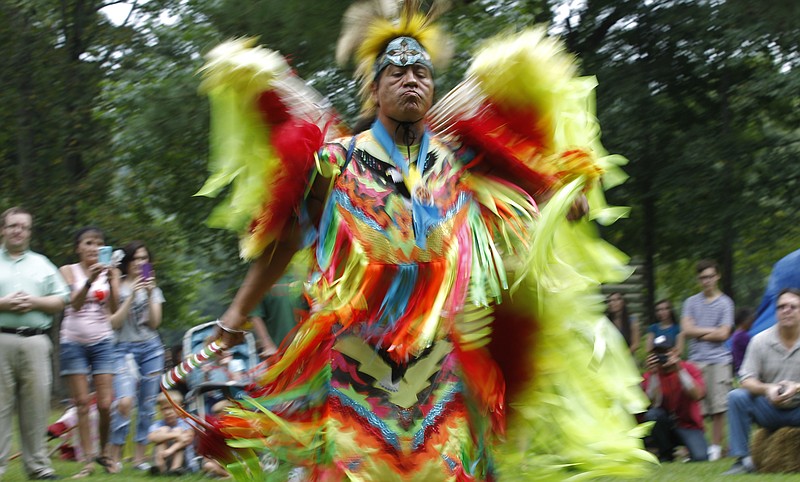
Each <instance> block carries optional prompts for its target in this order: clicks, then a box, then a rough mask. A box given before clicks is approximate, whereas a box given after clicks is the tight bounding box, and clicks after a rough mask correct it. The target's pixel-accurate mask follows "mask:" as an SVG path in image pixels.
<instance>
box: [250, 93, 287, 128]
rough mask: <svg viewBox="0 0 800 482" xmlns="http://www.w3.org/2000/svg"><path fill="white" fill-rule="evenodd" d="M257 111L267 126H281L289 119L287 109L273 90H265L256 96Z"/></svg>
mask: <svg viewBox="0 0 800 482" xmlns="http://www.w3.org/2000/svg"><path fill="white" fill-rule="evenodd" d="M258 111H259V112H261V117H262V119H263V120H264V122H265V123H267V124H268V125H277V124H282V123H284V122H286V121H288V120H289V119H290V118H291V116H290V114H289V108H288V107H287V106H286V104H285V103H284V102H283V100H281V98H280V96H279V95H278V94H277V93H276V92H275V91H274V90H265V91H264V92H262V93H261V95H259V96H258Z"/></svg>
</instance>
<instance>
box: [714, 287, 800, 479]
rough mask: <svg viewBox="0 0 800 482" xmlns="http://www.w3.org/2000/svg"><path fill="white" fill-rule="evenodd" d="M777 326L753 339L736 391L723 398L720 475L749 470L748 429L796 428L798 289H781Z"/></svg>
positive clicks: (799, 418) (799, 410) (799, 406)
mask: <svg viewBox="0 0 800 482" xmlns="http://www.w3.org/2000/svg"><path fill="white" fill-rule="evenodd" d="M775 313H776V316H777V324H776V325H774V326H772V327H770V328H767V329H766V330H765V331H762V332H761V333H759V334H757V335H756V336H754V337H753V339H752V341H751V342H750V345H749V346H748V347H747V352H746V353H745V356H744V361H743V362H742V367H741V368H740V369H739V379H740V380H741V385H742V386H741V388H737V389H736V390H733V391H732V392H730V394H729V395H728V403H729V405H730V411H731V413H730V426H729V435H730V444H731V455H732V456H734V457H736V458H737V460H736V462H735V463H734V464H733V466H731V468H730V469H729V470H728V471H727V472H725V474H726V475H733V474H741V473H747V472H753V471H755V466H754V465H753V461H752V459H751V458H750V449H749V440H750V428H751V426H752V424H753V422H755V423H756V424H758V425H760V426H762V427H764V428H766V429H768V430H777V429H779V428H781V427H787V426H791V427H798V426H800V397H798V394H799V393H800V289H797V288H786V289H784V290H782V291H781V292H780V293H779V294H778V298H777V301H776V304H775Z"/></svg>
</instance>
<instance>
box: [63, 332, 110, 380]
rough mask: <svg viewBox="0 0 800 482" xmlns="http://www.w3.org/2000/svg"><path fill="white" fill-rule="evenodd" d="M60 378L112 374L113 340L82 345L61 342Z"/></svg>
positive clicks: (72, 342)
mask: <svg viewBox="0 0 800 482" xmlns="http://www.w3.org/2000/svg"><path fill="white" fill-rule="evenodd" d="M60 360H61V372H60V373H61V376H66V375H88V374H90V373H91V374H92V375H104V374H112V375H113V374H114V371H115V369H114V368H115V367H114V338H113V337H112V338H106V339H104V340H100V341H98V342H96V343H91V344H87V345H84V344H83V343H76V342H74V341H62V342H61V348H60Z"/></svg>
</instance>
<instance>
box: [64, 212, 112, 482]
mask: <svg viewBox="0 0 800 482" xmlns="http://www.w3.org/2000/svg"><path fill="white" fill-rule="evenodd" d="M103 245H104V239H103V232H102V231H100V230H99V229H98V228H95V227H86V228H82V229H80V230H79V231H78V232H77V233H76V235H75V252H76V253H77V255H78V259H79V262H78V263H76V264H70V265H65V266H62V267H61V269H60V271H61V275H62V276H64V279H65V280H66V282H67V283H68V284H69V286H70V288H71V290H72V292H71V294H70V302H69V304H68V305H67V307H66V309H65V310H64V320H63V322H62V324H61V336H60V338H61V375H62V376H63V377H65V378H66V381H67V385H68V386H69V391H70V394H71V396H72V398H73V400H74V402H75V405H76V406H77V407H78V433H79V435H80V440H81V449H82V450H83V454H84V460H83V462H84V466H83V469H81V471H80V472H78V473H77V474H76V475H75V476H74V477H73V478H82V477H88V476H89V475H91V474H92V473H94V469H95V465H94V464H95V462H96V463H97V464H99V465H100V466H102V467H103V468H104V469H105V470H106V472H109V473H115V472H118V467H116V466H114V465H113V464H112V463H111V459H110V458H109V457H108V456H107V453H106V451H107V450H108V436H109V426H110V415H111V402H112V399H113V396H114V390H113V387H112V384H113V379H114V331H113V329H112V328H111V314H112V313H114V312H115V311H116V308H117V296H118V293H119V278H118V275H116V274H115V273H116V270H112V269H111V267H110V263H108V264H106V263H101V262H100V260H99V257H98V252H99V248H100V247H101V246H103ZM90 374H91V377H92V382H93V384H94V389H95V392H96V393H97V414H98V430H97V431H98V433H99V434H100V448H99V450H100V453H99V454H95V456H94V459H92V456H93V452H92V447H91V445H90V442H91V437H90V432H91V429H90V426H89V405H90V398H89V380H88V378H87V375H90Z"/></svg>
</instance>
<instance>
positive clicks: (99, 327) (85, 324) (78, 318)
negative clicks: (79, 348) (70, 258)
mask: <svg viewBox="0 0 800 482" xmlns="http://www.w3.org/2000/svg"><path fill="white" fill-rule="evenodd" d="M69 267H70V269H71V270H72V280H73V281H72V285H71V286H70V288H71V289H73V290H74V289H77V288H79V287H81V286H83V285H84V284H85V283H86V280H87V276H86V273H84V272H83V269H81V266H80V264H71V265H69ZM110 294H111V288H110V286H109V284H108V277H107V276H106V273H101V274H100V276H98V277H97V279H96V280H94V283H92V286H91V288H89V292H88V293H87V294H86V301H85V302H84V303H83V306H82V307H81V309H80V310H78V311H76V310H75V309H73V308H72V305H70V304H67V306H66V308H65V309H64V320H63V321H62V322H61V341H62V342H64V341H68V342H72V343H81V344H85V345H89V344H93V343H97V342H99V341H102V340H104V339H106V338H109V337H111V336H112V334H113V330H112V329H111V320H110V319H109V315H108V312H107V311H106V303H107V302H108V298H109V296H110Z"/></svg>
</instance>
